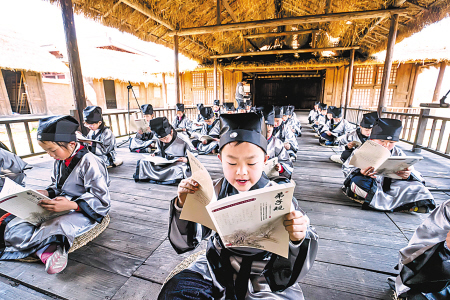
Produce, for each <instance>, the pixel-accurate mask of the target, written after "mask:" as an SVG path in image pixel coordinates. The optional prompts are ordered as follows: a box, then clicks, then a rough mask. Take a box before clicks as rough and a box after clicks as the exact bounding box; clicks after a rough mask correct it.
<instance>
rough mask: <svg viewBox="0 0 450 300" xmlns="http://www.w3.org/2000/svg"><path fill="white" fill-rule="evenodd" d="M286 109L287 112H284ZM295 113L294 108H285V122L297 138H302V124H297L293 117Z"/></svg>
mask: <svg viewBox="0 0 450 300" xmlns="http://www.w3.org/2000/svg"><path fill="white" fill-rule="evenodd" d="M284 109H286V110H284ZM293 115H295V113H294V106H292V105H288V106H283V122H284V123H285V124H286V126H288V127H289V128H290V129H291V131H292V132H293V133H294V134H295V136H296V137H300V136H302V131H301V129H300V123H299V122H297V121H296V120H295V119H294V118H293V117H292V116H293Z"/></svg>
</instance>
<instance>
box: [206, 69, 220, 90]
mask: <svg viewBox="0 0 450 300" xmlns="http://www.w3.org/2000/svg"><path fill="white" fill-rule="evenodd" d="M219 79H220V74H219V72H217V86H219ZM206 86H207V87H214V72H207V73H206Z"/></svg>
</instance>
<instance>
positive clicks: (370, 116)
mask: <svg viewBox="0 0 450 300" xmlns="http://www.w3.org/2000/svg"><path fill="white" fill-rule="evenodd" d="M377 119H378V113H377V112H376V111H373V112H371V113H367V114H364V115H363V117H362V120H361V123H360V124H359V126H361V127H364V128H372V127H373V124H375V121H376V120H377Z"/></svg>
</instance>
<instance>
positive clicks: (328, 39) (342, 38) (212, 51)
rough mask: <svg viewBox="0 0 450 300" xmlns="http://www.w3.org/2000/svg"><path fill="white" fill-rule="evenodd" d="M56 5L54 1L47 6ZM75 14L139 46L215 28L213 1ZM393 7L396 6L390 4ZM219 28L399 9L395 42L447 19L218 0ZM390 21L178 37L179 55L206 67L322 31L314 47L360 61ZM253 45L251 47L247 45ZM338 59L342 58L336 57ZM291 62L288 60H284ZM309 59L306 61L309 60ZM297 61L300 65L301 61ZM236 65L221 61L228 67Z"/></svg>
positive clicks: (346, 6) (407, 4) (317, 0)
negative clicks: (214, 59)
mask: <svg viewBox="0 0 450 300" xmlns="http://www.w3.org/2000/svg"><path fill="white" fill-rule="evenodd" d="M50 1H51V2H57V0H50ZM73 2H74V7H75V11H76V12H78V13H81V14H84V15H85V16H86V17H88V18H91V19H94V20H98V21H99V22H101V23H102V24H104V25H107V26H110V27H115V28H118V29H119V30H121V31H124V32H128V33H131V34H133V35H135V36H137V37H139V38H140V39H142V40H145V41H151V42H155V43H158V44H162V45H165V46H167V47H170V48H173V44H174V38H173V36H172V34H173V33H174V32H175V31H178V32H179V30H183V29H186V28H192V27H200V26H211V25H215V24H216V22H217V21H216V1H215V0H178V1H176V0H161V1H150V0H142V1H137V0H96V1H93V0H74V1H73ZM394 2H395V3H394ZM221 3H222V6H221V10H220V16H221V19H222V22H221V23H222V24H233V23H239V22H248V21H255V20H271V19H286V18H290V17H299V16H310V15H322V14H336V13H342V12H355V11H358V12H359V11H368V10H382V9H386V8H390V7H393V6H394V5H395V4H397V5H398V4H401V5H400V7H401V8H405V9H406V12H405V13H404V14H402V15H401V16H400V18H399V33H398V37H399V39H398V40H401V39H403V38H405V37H408V36H410V35H411V34H413V33H415V32H418V31H420V30H421V29H422V27H423V26H425V25H427V24H430V23H434V22H436V21H439V20H441V19H442V18H444V17H445V16H447V15H448V14H449V11H450V0H408V1H404V0H372V1H361V0H360V1H358V0H345V1H344V0H340V1H331V0H326V1H323V0H322V1H321V0H307V1H297V0H221ZM389 24H390V18H389V17H386V16H384V17H375V18H365V19H351V18H349V20H347V21H345V20H340V21H333V22H322V23H321V22H311V23H301V24H298V25H296V24H291V25H286V26H278V27H273V26H272V27H260V28H254V29H245V30H234V31H225V32H213V33H207V34H198V35H187V36H180V37H179V43H180V52H181V53H183V54H184V55H186V56H188V57H191V58H194V59H196V60H198V61H199V62H202V63H205V62H208V61H210V56H211V55H217V54H228V53H240V52H244V50H245V49H244V48H243V47H244V46H243V44H244V43H243V40H244V36H246V35H251V34H259V33H267V32H284V31H297V30H304V29H317V30H319V29H320V30H321V31H320V32H318V33H314V34H315V35H316V41H315V44H316V46H317V47H321V48H324V47H332V46H341V47H347V46H360V47H361V49H360V50H358V51H359V52H360V53H361V54H363V55H365V56H366V55H368V54H372V53H375V52H377V51H380V50H383V49H385V47H386V41H387V35H388V32H389ZM312 43H313V38H312V36H311V35H292V36H285V37H264V38H256V39H252V40H251V43H249V42H247V44H248V46H247V47H248V50H247V51H249V50H250V51H258V50H257V49H261V48H263V49H297V48H310V47H311V44H312ZM251 44H253V46H252V45H251ZM337 54H338V56H339V55H341V53H340V52H338V53H337ZM284 56H286V57H288V56H289V57H293V55H292V54H290V55H284ZM310 58H311V57H307V56H306V59H310ZM299 59H302V56H300V58H299ZM233 60H234V59H224V60H223V63H228V62H230V61H233Z"/></svg>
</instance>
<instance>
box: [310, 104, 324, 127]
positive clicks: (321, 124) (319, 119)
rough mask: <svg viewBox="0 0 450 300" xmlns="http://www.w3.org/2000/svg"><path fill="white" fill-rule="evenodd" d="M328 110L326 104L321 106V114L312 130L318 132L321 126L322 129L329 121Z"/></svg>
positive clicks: (318, 115)
mask: <svg viewBox="0 0 450 300" xmlns="http://www.w3.org/2000/svg"><path fill="white" fill-rule="evenodd" d="M327 108H328V106H327V105H326V104H325V103H320V104H319V113H318V114H317V116H316V119H315V120H314V123H313V125H312V128H313V129H314V130H315V131H316V132H318V129H319V126H320V127H322V126H323V125H324V124H325V122H326V120H327Z"/></svg>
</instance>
